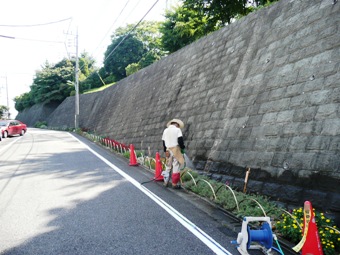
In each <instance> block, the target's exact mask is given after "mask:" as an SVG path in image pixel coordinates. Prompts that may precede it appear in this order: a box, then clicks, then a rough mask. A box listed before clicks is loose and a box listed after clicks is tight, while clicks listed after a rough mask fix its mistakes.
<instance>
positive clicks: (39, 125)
mask: <svg viewBox="0 0 340 255" xmlns="http://www.w3.org/2000/svg"><path fill="white" fill-rule="evenodd" d="M34 127H35V128H46V127H47V121H37V122H36V123H35V124H34Z"/></svg>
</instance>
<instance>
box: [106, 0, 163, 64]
mask: <svg viewBox="0 0 340 255" xmlns="http://www.w3.org/2000/svg"><path fill="white" fill-rule="evenodd" d="M158 1H159V0H156V2H155V3H154V4H153V5H152V6H151V8H150V9H149V10H148V11H147V12H146V13H145V14H144V16H143V17H142V18H141V19H140V21H138V23H137V24H136V25H135V26H134V27H133V28H132V29H131V30H130V31H129V32H128V33H127V34H126V35H125V36H124V37H123V39H122V40H121V41H120V42H119V43H118V44H117V45H116V47H115V48H114V49H113V50H112V51H111V52H110V53H109V54H108V55H107V56H106V57H105V58H104V60H103V62H105V60H107V59H108V58H109V57H110V56H111V55H112V54H113V53H114V52H115V51H116V49H117V48H118V47H119V46H120V45H121V44H122V43H123V42H124V41H125V39H126V38H127V37H128V36H129V35H130V34H131V33H132V32H133V31H134V30H135V29H136V28H137V27H138V26H139V24H140V23H141V22H142V21H143V20H144V18H145V17H146V15H148V14H149V12H150V11H151V10H152V9H153V8H154V7H155V5H156V4H157V3H158Z"/></svg>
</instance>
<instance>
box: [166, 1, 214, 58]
mask: <svg viewBox="0 0 340 255" xmlns="http://www.w3.org/2000/svg"><path fill="white" fill-rule="evenodd" d="M165 18H166V19H165V21H164V22H163V24H162V26H161V27H160V31H161V33H162V38H161V41H162V46H163V50H165V51H168V52H170V53H172V52H175V51H177V50H179V49H181V48H183V47H184V46H186V45H188V44H190V43H192V42H194V41H196V40H197V39H199V38H201V37H202V36H204V35H206V34H207V33H209V32H211V31H210V30H209V29H208V28H207V17H206V16H204V15H203V14H202V13H201V12H199V11H198V10H196V9H189V8H186V7H183V6H177V7H173V9H172V10H169V11H167V12H166V13H165Z"/></svg>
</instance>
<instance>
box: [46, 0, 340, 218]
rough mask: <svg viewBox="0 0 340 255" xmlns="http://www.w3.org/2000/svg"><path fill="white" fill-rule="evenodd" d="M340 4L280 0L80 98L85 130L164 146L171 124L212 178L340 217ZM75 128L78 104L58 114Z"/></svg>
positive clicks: (70, 102)
mask: <svg viewBox="0 0 340 255" xmlns="http://www.w3.org/2000/svg"><path fill="white" fill-rule="evenodd" d="M339 6H340V3H337V4H333V0H322V1H321V0H309V1H305V0H295V1H289V0H281V1H280V2H278V3H276V4H274V5H272V6H270V7H269V8H264V9H261V10H259V11H258V12H256V13H253V14H250V15H249V16H247V17H245V18H243V19H241V20H239V21H236V22H235V23H233V24H231V25H229V26H227V27H225V28H223V29H221V30H219V31H217V32H215V33H213V34H211V35H209V36H207V37H204V38H202V39H200V40H198V41H197V42H195V43H193V44H191V45H189V46H187V47H185V48H183V49H181V50H179V51H178V52H176V53H174V54H172V55H170V56H168V57H166V58H164V59H162V60H160V61H158V62H157V63H155V64H153V65H151V66H149V67H147V68H145V69H143V70H141V71H140V72H138V73H136V74H134V75H131V76H129V77H127V78H126V79H124V80H122V81H120V82H119V83H118V84H116V85H115V86H113V87H110V88H108V89H106V90H104V91H102V92H98V93H95V94H90V95H81V96H80V126H81V127H84V128H88V129H90V130H92V131H95V132H97V133H98V134H102V135H107V136H109V137H111V138H113V139H115V140H118V141H121V142H124V143H126V144H130V143H133V144H134V145H135V147H136V148H137V149H144V150H146V149H147V148H148V147H151V150H152V152H153V153H154V152H155V151H161V150H162V143H161V136H162V131H163V129H164V128H165V125H166V123H167V121H168V120H170V119H171V118H180V119H182V120H183V121H184V123H185V124H186V126H185V128H184V130H183V131H184V136H185V140H186V146H187V153H188V154H189V156H190V157H191V159H193V160H194V162H195V164H196V167H197V169H198V170H200V171H202V172H204V173H206V174H209V175H210V176H211V177H212V178H215V179H218V180H222V181H227V182H229V183H230V184H232V185H234V186H236V187H243V179H244V176H245V167H250V168H251V169H252V170H251V175H250V181H249V187H248V190H250V191H253V192H260V193H262V194H265V195H269V196H271V197H272V198H273V199H277V200H280V201H283V202H285V201H288V202H289V203H295V204H297V205H300V206H302V203H303V202H304V201H305V200H307V199H309V200H312V201H313V202H314V203H315V204H316V205H315V206H316V207H322V208H327V209H330V210H333V211H335V212H340V205H339V203H338V202H339V201H340V192H339V191H340V188H339V186H340V185H338V184H339V181H340V153H339V152H340V84H339V80H340V74H339V59H340V50H339V44H340V36H339V35H340V31H339V19H340V15H339V13H340V11H339ZM48 122H49V125H50V126H59V127H60V126H65V125H67V126H71V127H72V126H74V98H73V97H70V98H68V99H66V100H65V101H64V102H63V103H62V104H61V105H60V106H59V107H58V108H57V109H56V110H55V111H54V112H53V113H52V114H51V115H50V117H49V120H48Z"/></svg>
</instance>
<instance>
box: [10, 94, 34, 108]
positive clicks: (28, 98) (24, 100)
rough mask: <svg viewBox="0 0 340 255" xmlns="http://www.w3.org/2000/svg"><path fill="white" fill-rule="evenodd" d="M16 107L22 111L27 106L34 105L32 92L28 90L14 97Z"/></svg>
mask: <svg viewBox="0 0 340 255" xmlns="http://www.w3.org/2000/svg"><path fill="white" fill-rule="evenodd" d="M14 102H15V105H14V108H15V109H16V110H17V111H18V112H22V111H23V110H24V109H25V108H29V107H31V106H33V105H34V100H33V98H32V93H31V92H26V93H24V94H21V95H20V96H17V97H15V98H14Z"/></svg>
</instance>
